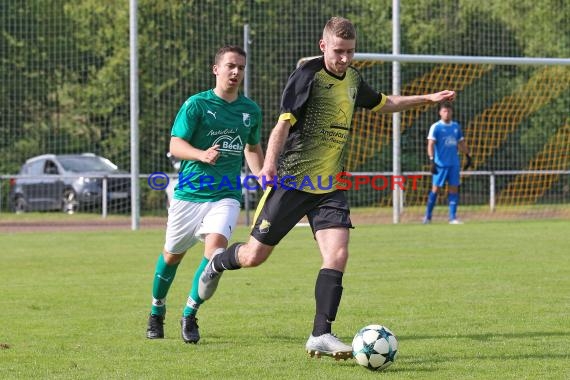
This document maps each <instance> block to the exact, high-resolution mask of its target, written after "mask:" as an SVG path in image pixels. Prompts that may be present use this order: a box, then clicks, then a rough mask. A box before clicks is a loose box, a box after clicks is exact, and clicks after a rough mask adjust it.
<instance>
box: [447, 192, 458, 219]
mask: <svg viewBox="0 0 570 380" xmlns="http://www.w3.org/2000/svg"><path fill="white" fill-rule="evenodd" d="M447 200H448V201H449V220H454V219H457V216H456V214H457V205H458V204H459V193H449V194H447Z"/></svg>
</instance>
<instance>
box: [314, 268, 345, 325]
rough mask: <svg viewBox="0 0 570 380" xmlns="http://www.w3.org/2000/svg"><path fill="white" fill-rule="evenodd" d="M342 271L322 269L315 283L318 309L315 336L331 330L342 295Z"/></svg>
mask: <svg viewBox="0 0 570 380" xmlns="http://www.w3.org/2000/svg"><path fill="white" fill-rule="evenodd" d="M342 274H343V273H342V272H339V271H337V270H334V269H321V270H320V272H319V275H318V276H317V282H316V284H315V299H316V301H317V310H316V314H315V321H314V323H313V333H312V334H313V336H320V335H323V334H328V333H330V332H331V326H332V322H333V321H334V320H335V318H336V313H337V311H338V305H339V304H340V298H341V296H342Z"/></svg>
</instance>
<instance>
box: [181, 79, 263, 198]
mask: <svg viewBox="0 0 570 380" xmlns="http://www.w3.org/2000/svg"><path fill="white" fill-rule="evenodd" d="M260 131H261V109H260V108H259V106H258V105H257V104H256V103H255V102H254V101H252V100H251V99H249V98H247V97H245V96H243V95H241V94H240V95H239V96H238V98H237V99H236V100H235V101H233V102H231V103H229V102H227V101H225V100H224V99H222V98H220V97H218V96H217V95H216V94H215V93H214V91H213V90H208V91H204V92H201V93H198V94H196V95H193V96H191V97H190V98H189V99H188V100H186V102H185V103H184V104H183V105H182V107H181V108H180V110H179V111H178V115H176V119H175V120H174V125H173V126H172V133H171V135H172V136H175V137H179V138H181V139H183V140H186V141H187V142H188V143H189V144H190V145H192V146H193V147H195V148H197V149H202V150H206V149H208V148H210V147H212V146H214V145H219V146H220V147H219V149H218V151H219V152H220V155H219V157H218V159H217V161H216V163H215V164H214V165H210V164H206V163H203V162H200V161H185V160H183V161H182V162H181V164H180V171H179V173H178V184H177V185H176V189H175V192H174V198H175V199H181V200H186V201H191V202H215V201H219V200H220V199H223V198H233V199H236V200H238V201H240V200H241V187H242V186H241V180H240V173H241V168H242V165H243V150H244V148H245V144H249V145H256V144H258V143H259V139H260Z"/></svg>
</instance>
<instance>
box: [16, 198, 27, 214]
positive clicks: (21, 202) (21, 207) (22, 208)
mask: <svg viewBox="0 0 570 380" xmlns="http://www.w3.org/2000/svg"><path fill="white" fill-rule="evenodd" d="M13 208H14V212H15V213H16V214H21V213H23V212H26V211H28V204H27V203H26V200H25V199H24V197H23V196H21V195H18V196H17V197H16V199H14V206H13Z"/></svg>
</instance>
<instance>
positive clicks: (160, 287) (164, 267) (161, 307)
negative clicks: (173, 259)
mask: <svg viewBox="0 0 570 380" xmlns="http://www.w3.org/2000/svg"><path fill="white" fill-rule="evenodd" d="M178 264H180V263H178ZM178 264H175V265H168V264H166V262H164V257H163V255H162V253H161V254H160V256H159V257H158V261H157V262H156V269H155V273H154V282H153V284H152V309H151V314H154V315H165V314H166V295H167V294H168V289H170V285H171V284H172V281H174V276H175V275H176V269H178Z"/></svg>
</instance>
